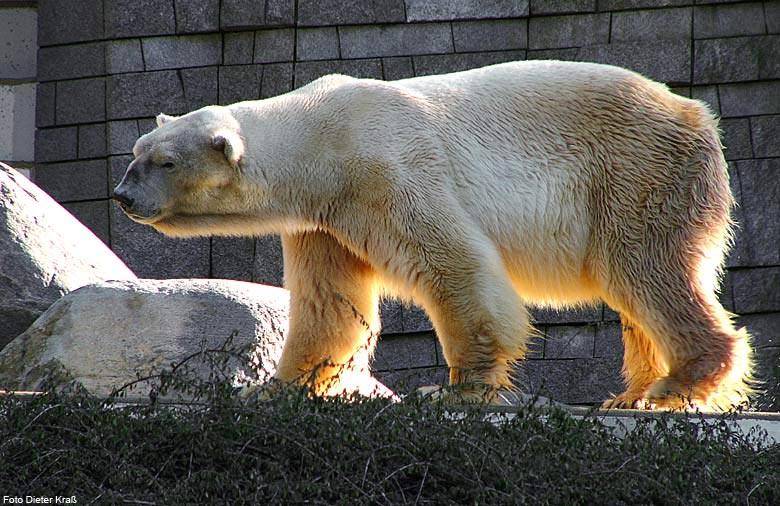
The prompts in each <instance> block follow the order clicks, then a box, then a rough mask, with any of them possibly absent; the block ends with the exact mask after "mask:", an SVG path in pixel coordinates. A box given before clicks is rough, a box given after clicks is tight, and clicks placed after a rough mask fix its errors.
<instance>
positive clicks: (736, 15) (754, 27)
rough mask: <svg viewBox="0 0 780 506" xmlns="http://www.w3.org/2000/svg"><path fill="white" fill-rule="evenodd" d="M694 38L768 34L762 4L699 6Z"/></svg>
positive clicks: (695, 16) (694, 20)
mask: <svg viewBox="0 0 780 506" xmlns="http://www.w3.org/2000/svg"><path fill="white" fill-rule="evenodd" d="M695 9H696V11H695V15H694V17H693V36H694V37H695V38H697V39H706V38H712V37H734V36H738V35H762V34H764V33H766V23H765V22H764V7H763V5H762V4H761V2H754V3H739V4H732V5H701V6H697V7H696V8H695Z"/></svg>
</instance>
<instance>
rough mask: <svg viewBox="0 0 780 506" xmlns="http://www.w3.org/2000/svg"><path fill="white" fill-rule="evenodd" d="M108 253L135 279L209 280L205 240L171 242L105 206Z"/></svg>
mask: <svg viewBox="0 0 780 506" xmlns="http://www.w3.org/2000/svg"><path fill="white" fill-rule="evenodd" d="M109 219H110V227H111V228H110V230H111V249H113V250H114V253H116V254H117V256H119V258H121V259H122V260H123V261H124V262H125V263H126V264H127V266H128V267H129V268H130V269H131V270H132V271H133V272H135V274H136V275H137V276H138V277H139V278H152V279H169V278H207V277H209V238H208V237H201V238H197V239H173V238H170V237H166V236H164V235H162V234H161V233H159V232H156V231H155V230H154V229H153V228H152V227H149V226H146V225H141V224H139V223H135V222H134V221H132V220H131V219H130V218H128V217H127V216H125V214H124V213H123V212H122V211H121V209H119V206H117V205H114V204H111V205H110V206H109Z"/></svg>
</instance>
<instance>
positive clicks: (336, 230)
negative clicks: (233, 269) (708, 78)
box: [113, 61, 751, 408]
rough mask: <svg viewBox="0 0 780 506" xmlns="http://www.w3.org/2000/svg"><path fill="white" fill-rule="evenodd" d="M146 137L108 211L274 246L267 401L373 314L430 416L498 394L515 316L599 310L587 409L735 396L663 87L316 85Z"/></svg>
mask: <svg viewBox="0 0 780 506" xmlns="http://www.w3.org/2000/svg"><path fill="white" fill-rule="evenodd" d="M157 122H158V128H156V129H155V130H153V131H152V132H150V133H148V134H146V135H144V136H142V137H141V138H140V139H139V140H138V141H137V143H136V145H135V147H134V150H133V152H134V155H135V160H134V161H133V162H132V163H131V164H130V166H129V167H128V169H127V172H126V174H125V175H124V178H123V179H122V181H121V182H120V183H119V185H118V186H117V187H116V189H115V192H114V195H113V198H114V199H115V200H117V201H118V202H119V203H120V205H121V206H122V207H123V209H124V210H125V212H126V213H127V215H128V216H129V217H130V218H132V219H133V220H135V221H137V222H139V223H143V224H147V225H150V226H152V227H154V228H155V229H157V230H158V231H160V232H162V233H164V234H167V235H169V236H175V237H191V236H203V235H228V236H252V235H259V234H269V233H278V234H281V237H282V245H283V252H284V277H285V285H286V287H287V288H288V289H289V290H290V296H291V309H290V311H291V312H290V318H291V320H290V328H289V333H288V336H287V338H286V342H285V345H284V349H283V353H282V356H281V358H280V361H279V364H278V367H277V372H276V377H277V378H278V379H280V380H284V381H295V380H296V379H300V378H302V377H304V376H305V377H309V379H310V380H311V381H313V382H314V384H315V385H320V384H322V385H324V384H326V383H327V382H328V381H331V380H333V376H334V375H336V374H337V373H336V372H335V371H336V369H334V368H333V367H319V366H318V364H322V363H324V362H325V361H327V363H329V364H342V363H346V362H348V361H349V360H350V359H352V360H358V361H362V363H363V365H365V364H367V361H368V356H369V355H370V352H371V349H370V348H371V346H372V343H370V342H369V339H370V336H371V335H374V334H375V333H376V332H378V330H379V318H378V309H377V307H378V300H379V297H380V296H381V295H382V294H389V295H392V296H399V297H402V298H405V299H408V300H412V301H415V302H416V303H419V304H420V305H422V306H423V308H424V309H425V310H426V312H427V314H428V315H429V316H430V319H431V321H432V322H433V325H434V327H435V330H436V333H437V335H438V339H439V340H440V342H441V346H442V350H443V353H444V357H445V358H446V360H447V363H448V365H449V370H450V384H451V388H450V389H448V390H447V392H448V393H447V394H445V397H447V398H449V399H450V400H452V399H453V397H451V396H452V395H456V399H458V400H466V401H474V400H479V399H483V398H484V396H485V394H487V395H488V397H490V396H492V394H494V393H495V392H496V391H497V390H498V389H501V388H510V387H511V386H512V381H511V371H512V367H513V364H515V362H517V361H519V360H521V359H522V358H523V357H524V355H525V352H526V343H527V340H528V337H529V335H531V333H532V326H531V322H530V319H529V314H528V311H527V309H526V305H527V304H536V305H543V306H550V307H554V308H561V307H565V306H570V305H579V304H586V303H590V302H593V301H597V300H599V299H602V300H604V301H606V302H607V303H608V304H609V305H610V306H611V307H612V308H614V309H615V310H617V311H619V312H620V314H621V319H622V325H623V339H624V342H625V357H624V366H623V373H624V378H625V383H626V385H627V389H626V391H625V392H624V393H621V394H620V395H617V396H616V397H614V398H612V399H608V400H606V401H605V403H604V406H607V407H615V408H631V407H638V408H647V407H657V408H680V407H686V406H690V405H691V404H695V405H697V406H700V407H703V408H710V407H711V408H727V407H729V406H731V405H733V404H738V403H741V402H743V401H744V400H745V399H746V395H747V394H748V393H749V391H750V378H751V376H750V373H751V356H750V351H751V348H750V344H749V336H748V333H747V332H746V331H745V330H744V329H740V330H736V329H735V328H734V325H733V323H732V318H731V315H730V314H729V313H727V312H726V311H725V310H724V308H723V307H722V306H721V305H720V304H719V302H718V300H717V298H716V290H717V287H718V285H719V279H720V272H721V266H722V264H723V258H724V252H725V251H726V248H727V245H728V243H729V241H730V237H731V220H730V212H731V208H732V206H733V199H732V195H731V193H730V189H729V180H728V173H727V168H726V162H725V160H724V158H723V155H722V146H721V143H720V140H719V136H718V131H717V126H716V120H715V119H714V118H713V115H712V114H711V113H710V112H709V111H708V110H707V108H706V106H704V105H703V104H702V103H700V102H697V101H695V100H690V99H687V98H683V97H680V96H677V95H675V94H672V93H671V92H669V91H668V89H667V88H666V87H665V86H663V85H661V84H658V83H655V82H652V81H650V80H648V79H646V78H644V77H642V76H640V75H638V74H636V73H634V72H631V71H628V70H625V69H621V68H617V67H612V66H606V65H599V64H592V63H572V62H558V61H528V62H513V63H505V64H499V65H493V66H489V67H484V68H480V69H474V70H468V71H465V72H458V73H452V74H446V75H437V76H428V77H416V78H411V79H405V80H400V81H393V82H382V81H377V80H370V79H355V78H351V77H347V76H342V75H330V76H326V77H323V78H320V79H318V80H316V81H314V82H312V83H310V84H308V85H306V86H303V87H301V88H300V89H298V90H296V91H293V92H290V93H287V94H285V95H281V96H278V97H274V98H269V99H265V100H258V101H248V102H240V103H237V104H233V105H230V106H226V107H221V106H209V107H205V108H203V109H200V110H197V111H194V112H191V113H189V114H186V115H183V116H181V117H171V116H166V115H164V114H161V115H160V116H158V118H157ZM345 301H346V302H347V305H348V306H350V307H351V310H350V308H345V304H344V302H345ZM356 314H358V315H362V318H359V317H356ZM361 320H362V321H361ZM358 350H363V351H365V353H362V355H360V357H359V358H355V353H356V351H358ZM312 371H314V372H312Z"/></svg>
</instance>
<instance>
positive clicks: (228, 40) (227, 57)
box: [223, 32, 255, 65]
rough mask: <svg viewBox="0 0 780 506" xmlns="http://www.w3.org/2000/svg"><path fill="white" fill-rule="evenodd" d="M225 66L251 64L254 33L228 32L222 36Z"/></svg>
mask: <svg viewBox="0 0 780 506" xmlns="http://www.w3.org/2000/svg"><path fill="white" fill-rule="evenodd" d="M223 37H224V40H223V45H224V50H223V60H224V61H223V63H224V64H225V65H242V64H248V63H252V59H253V56H254V50H255V32H228V33H225V34H223Z"/></svg>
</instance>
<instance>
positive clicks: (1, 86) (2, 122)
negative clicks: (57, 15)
mask: <svg viewBox="0 0 780 506" xmlns="http://www.w3.org/2000/svg"><path fill="white" fill-rule="evenodd" d="M35 3H36V2H34V1H28V2H19V1H13V2H12V1H9V0H0V161H3V162H6V163H8V164H11V165H13V166H15V167H17V168H19V170H21V171H22V172H23V173H25V175H29V172H30V168H31V167H32V164H33V161H34V160H35V74H36V72H35V69H36V54H37V48H38V44H37V38H38V18H37V10H36V8H35Z"/></svg>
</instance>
